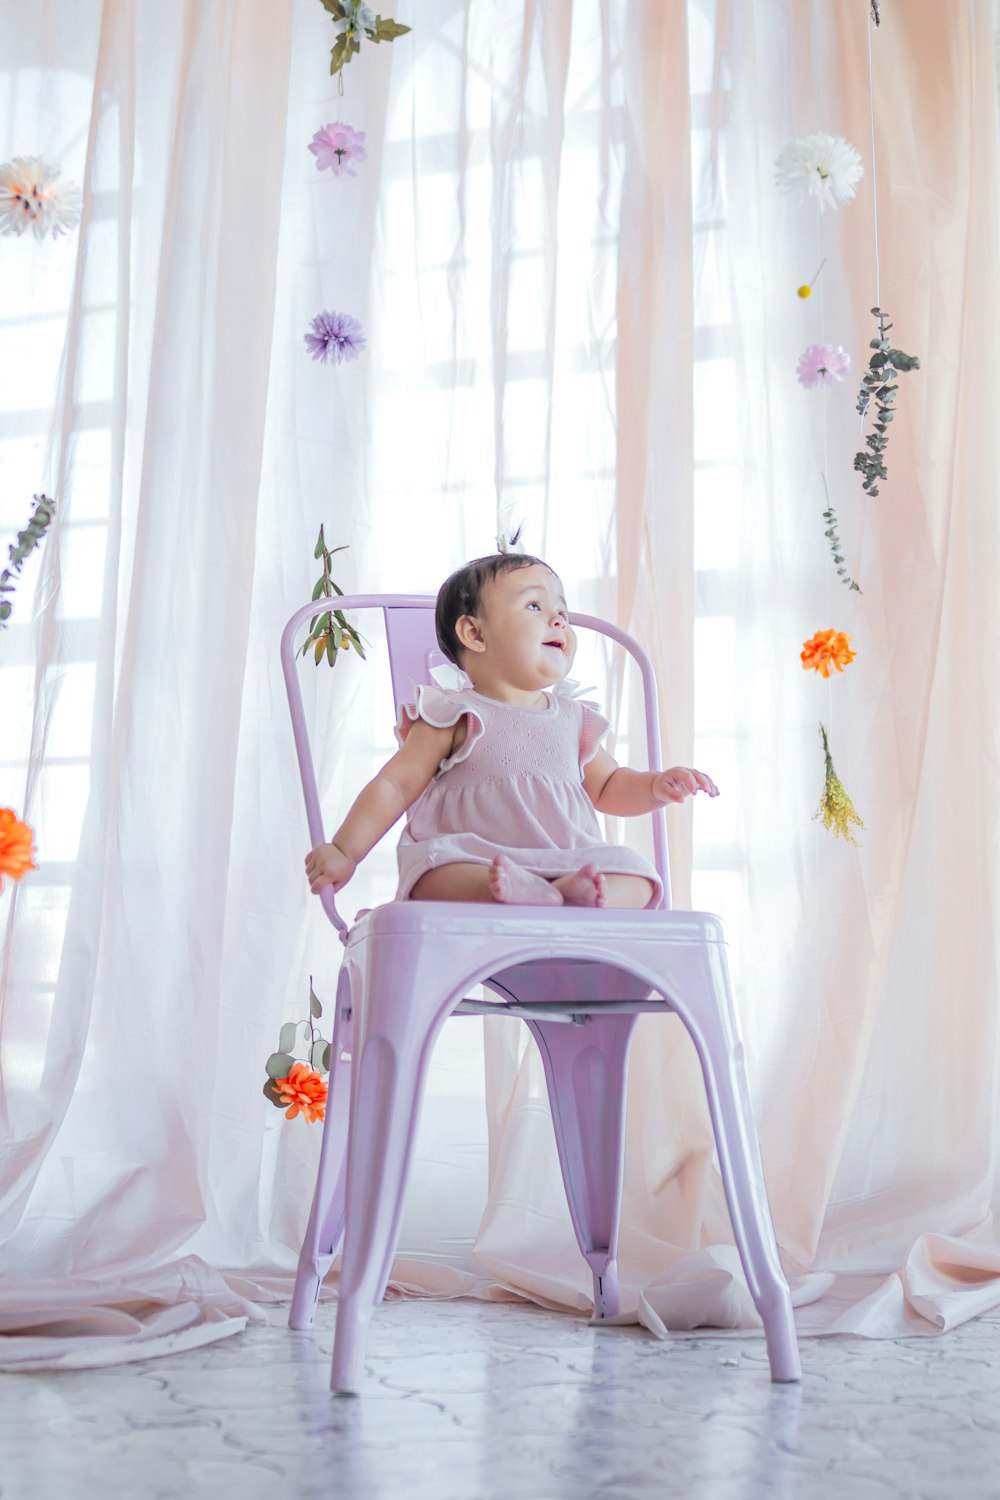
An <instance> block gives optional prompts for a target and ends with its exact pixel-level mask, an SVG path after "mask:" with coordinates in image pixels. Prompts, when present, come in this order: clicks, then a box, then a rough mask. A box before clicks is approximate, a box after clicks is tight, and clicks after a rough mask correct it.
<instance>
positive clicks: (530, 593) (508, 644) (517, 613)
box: [482, 563, 576, 689]
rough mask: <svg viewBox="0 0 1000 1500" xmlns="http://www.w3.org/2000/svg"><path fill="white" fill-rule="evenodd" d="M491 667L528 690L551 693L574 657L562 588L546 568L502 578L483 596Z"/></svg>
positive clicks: (573, 639)
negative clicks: (546, 688) (543, 690)
mask: <svg viewBox="0 0 1000 1500" xmlns="http://www.w3.org/2000/svg"><path fill="white" fill-rule="evenodd" d="M482 626H483V632H484V635H485V638H486V644H487V650H488V653H489V657H490V664H491V666H493V667H494V668H495V669H497V670H499V671H500V672H502V673H503V674H504V676H505V678H506V680H507V681H508V682H510V683H512V684H513V685H515V686H517V687H524V688H527V689H533V688H540V687H551V685H552V683H554V682H559V681H560V679H561V678H563V677H565V676H566V674H567V672H568V671H569V669H570V667H571V665H572V662H573V657H574V655H575V653H576V636H575V635H574V634H573V631H572V630H571V629H570V624H569V616H568V613H567V608H566V599H565V596H564V594H563V587H562V584H561V583H560V582H559V579H558V578H557V577H556V575H555V574H554V573H553V572H552V571H551V569H550V568H547V567H545V565H544V564H543V563H532V564H531V566H530V567H527V568H512V569H510V571H509V572H506V573H499V574H498V575H497V577H496V578H495V579H494V580H493V582H492V583H491V584H489V586H488V587H487V588H486V590H485V591H484V595H483V607H482Z"/></svg>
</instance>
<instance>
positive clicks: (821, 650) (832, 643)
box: [800, 630, 858, 677]
mask: <svg viewBox="0 0 1000 1500" xmlns="http://www.w3.org/2000/svg"><path fill="white" fill-rule="evenodd" d="M857 654H858V653H857V652H856V651H852V650H851V637H850V636H849V635H845V634H844V632H843V631H842V630H817V632H816V634H815V635H814V636H813V637H812V638H811V639H810V640H808V641H804V642H803V650H802V652H801V653H800V655H801V658H802V670H803V671H804V672H808V671H809V669H810V668H812V670H813V671H814V672H818V673H819V674H820V676H821V677H829V675H830V668H831V667H836V669H837V671H838V672H842V671H843V670H844V668H845V667H846V666H849V665H850V663H851V662H852V661H853V660H854V658H855V657H856V656H857Z"/></svg>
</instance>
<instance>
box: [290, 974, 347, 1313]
mask: <svg viewBox="0 0 1000 1500" xmlns="http://www.w3.org/2000/svg"><path fill="white" fill-rule="evenodd" d="M351 1036H352V1019H351V991H350V984H349V982H348V977H347V971H346V969H343V970H341V974H340V979H339V981H338V984H337V1005H336V1014H335V1017H334V1023H333V1037H332V1039H331V1042H330V1081H329V1086H328V1089H327V1101H326V1119H325V1121H324V1124H323V1141H322V1144H321V1146H320V1154H319V1168H318V1171H317V1175H316V1189H315V1192H314V1193H313V1201H312V1207H311V1209H310V1211H309V1222H308V1224H307V1226H306V1232H305V1238H304V1239H303V1241H302V1249H301V1251H300V1252H299V1264H298V1269H297V1271H296V1273H295V1290H294V1291H293V1293H292V1307H291V1311H290V1313H289V1317H288V1326H289V1328H311V1327H312V1326H313V1322H314V1320H315V1317H316V1303H317V1302H318V1301H319V1289H320V1283H321V1282H322V1280H323V1277H324V1276H325V1275H326V1273H327V1271H328V1270H329V1269H330V1266H331V1264H332V1262H333V1257H334V1256H335V1255H336V1253H337V1249H338V1246H339V1245H340V1240H341V1236H342V1234H343V1232H344V1186H345V1177H346V1165H347V1122H348V1118H349V1114H350V1107H351V1058H350V1051H351Z"/></svg>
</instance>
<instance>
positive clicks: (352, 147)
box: [309, 120, 368, 177]
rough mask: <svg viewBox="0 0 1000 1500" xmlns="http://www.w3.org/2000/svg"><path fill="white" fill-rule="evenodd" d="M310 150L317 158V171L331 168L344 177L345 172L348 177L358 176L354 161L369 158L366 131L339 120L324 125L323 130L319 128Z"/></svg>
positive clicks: (336, 174)
mask: <svg viewBox="0 0 1000 1500" xmlns="http://www.w3.org/2000/svg"><path fill="white" fill-rule="evenodd" d="M309 150H310V151H311V152H312V154H313V156H315V158H316V170H317V172H323V171H325V170H326V169H327V168H329V170H330V171H331V172H333V174H334V175H335V176H336V177H342V176H343V175H344V173H345V172H346V173H347V175H348V177H356V176H357V175H358V174H357V172H356V171H355V169H354V163H355V162H356V161H367V160H368V152H367V151H366V150H365V132H364V131H363V130H355V129H354V127H353V125H342V124H341V123H340V121H339V120H338V121H337V123H336V124H335V125H324V126H323V129H322V130H317V132H316V134H315V135H314V136H313V138H312V140H311V141H310V142H309Z"/></svg>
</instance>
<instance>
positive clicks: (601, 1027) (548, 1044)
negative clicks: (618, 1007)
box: [527, 1013, 637, 1318]
mask: <svg viewBox="0 0 1000 1500" xmlns="http://www.w3.org/2000/svg"><path fill="white" fill-rule="evenodd" d="M636 1019H637V1018H636V1017H635V1016H634V1015H627V1014H620V1013H619V1014H613V1015H608V1016H598V1015H591V1016H590V1017H589V1018H588V1020H587V1021H586V1022H585V1023H584V1024H582V1025H578V1024H573V1023H567V1022H565V1021H533V1020H529V1021H528V1022H527V1025H528V1027H529V1029H530V1031H531V1033H532V1035H533V1036H534V1038H535V1040H536V1042H537V1043H538V1048H539V1051H540V1052H541V1055H542V1063H543V1065H544V1068H545V1078H546V1081H547V1083H548V1089H549V1102H550V1105H551V1109H552V1124H553V1127H554V1129H555V1135H556V1146H557V1148H558V1151H559V1163H560V1166H561V1168H562V1175H563V1182H564V1183H565V1186H566V1198H567V1200H568V1202H569V1212H570V1218H571V1219H572V1221H573V1228H574V1230H575V1231H576V1238H577V1241H578V1243H579V1246H580V1249H581V1250H582V1251H583V1255H584V1258H585V1259H586V1261H587V1264H588V1265H589V1266H590V1269H591V1272H592V1274H593V1277H594V1316H595V1317H596V1318H606V1317H614V1316H615V1315H616V1314H617V1312H618V1310H619V1295H618V1264H617V1259H616V1257H617V1253H618V1224H619V1219H620V1217H621V1199H622V1169H623V1162H624V1148H625V1075H626V1067H627V1063H628V1051H629V1046H630V1043H631V1040H632V1031H633V1028H634V1027H635V1022H636Z"/></svg>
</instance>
